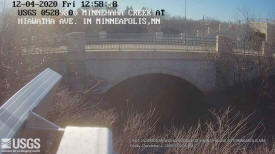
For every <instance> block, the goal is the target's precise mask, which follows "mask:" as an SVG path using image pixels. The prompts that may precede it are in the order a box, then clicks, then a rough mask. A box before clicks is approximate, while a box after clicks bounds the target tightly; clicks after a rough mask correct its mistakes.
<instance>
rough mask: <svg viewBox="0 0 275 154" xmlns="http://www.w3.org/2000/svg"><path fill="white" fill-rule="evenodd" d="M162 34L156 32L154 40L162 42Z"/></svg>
mask: <svg viewBox="0 0 275 154" xmlns="http://www.w3.org/2000/svg"><path fill="white" fill-rule="evenodd" d="M162 38H163V32H156V40H162Z"/></svg>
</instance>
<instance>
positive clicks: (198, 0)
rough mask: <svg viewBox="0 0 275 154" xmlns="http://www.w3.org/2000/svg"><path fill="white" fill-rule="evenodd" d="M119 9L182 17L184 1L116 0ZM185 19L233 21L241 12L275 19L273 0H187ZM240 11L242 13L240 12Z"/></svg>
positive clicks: (274, 1) (274, 3)
mask: <svg viewBox="0 0 275 154" xmlns="http://www.w3.org/2000/svg"><path fill="white" fill-rule="evenodd" d="M117 1H118V3H119V4H120V7H121V8H124V7H126V6H133V8H134V9H140V8H141V7H143V6H144V7H147V8H152V9H154V10H155V9H162V8H163V9H165V10H166V11H167V12H168V13H169V14H170V15H172V16H184V14H185V13H184V12H185V11H184V8H185V0H117ZM186 7H187V18H192V19H202V17H203V16H206V17H212V18H215V19H219V20H223V21H235V20H236V19H240V18H241V14H243V13H242V12H248V13H249V16H251V17H257V18H266V17H268V18H273V19H274V18H275V0H187V6H186ZM240 10H242V11H240Z"/></svg>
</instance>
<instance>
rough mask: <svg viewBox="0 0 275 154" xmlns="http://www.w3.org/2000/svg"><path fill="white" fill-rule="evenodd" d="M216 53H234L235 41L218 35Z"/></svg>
mask: <svg viewBox="0 0 275 154" xmlns="http://www.w3.org/2000/svg"><path fill="white" fill-rule="evenodd" d="M216 52H218V53H232V52H233V41H232V40H231V39H230V38H227V37H224V36H220V35H217V36H216Z"/></svg>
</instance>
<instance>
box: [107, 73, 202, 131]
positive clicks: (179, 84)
mask: <svg viewBox="0 0 275 154" xmlns="http://www.w3.org/2000/svg"><path fill="white" fill-rule="evenodd" d="M203 97H204V95H203V92H202V91H201V90H199V89H198V88H197V87H196V86H195V85H193V84H192V83H190V82H188V81H187V80H185V79H182V78H180V77H177V76H174V75H169V74H162V73H149V74H143V75H137V76H134V77H130V78H128V79H126V80H124V81H122V82H120V83H118V84H116V85H115V86H113V87H112V88H110V89H109V90H108V91H107V92H106V94H105V96H104V102H106V104H107V106H109V107H111V108H114V109H115V110H116V111H117V112H118V113H119V115H120V120H123V119H124V120H126V118H127V114H128V113H132V112H138V113H143V112H146V111H148V110H149V109H152V108H154V109H155V111H156V112H155V113H156V116H157V118H158V119H159V123H160V124H164V125H168V126H169V125H170V124H171V123H173V124H179V125H181V124H182V123H183V122H192V121H194V120H195V119H197V118H198V117H200V116H202V114H204V113H205V112H206V111H207V109H206V108H207V106H206V104H205V103H203V102H202V98H203Z"/></svg>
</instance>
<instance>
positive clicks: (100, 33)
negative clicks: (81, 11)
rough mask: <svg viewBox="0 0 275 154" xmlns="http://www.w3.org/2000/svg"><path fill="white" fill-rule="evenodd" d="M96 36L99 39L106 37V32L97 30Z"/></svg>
mask: <svg viewBox="0 0 275 154" xmlns="http://www.w3.org/2000/svg"><path fill="white" fill-rule="evenodd" d="M98 37H99V39H100V40H104V39H106V38H107V32H105V31H101V32H99V33H98Z"/></svg>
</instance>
